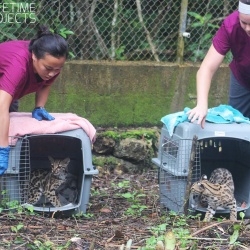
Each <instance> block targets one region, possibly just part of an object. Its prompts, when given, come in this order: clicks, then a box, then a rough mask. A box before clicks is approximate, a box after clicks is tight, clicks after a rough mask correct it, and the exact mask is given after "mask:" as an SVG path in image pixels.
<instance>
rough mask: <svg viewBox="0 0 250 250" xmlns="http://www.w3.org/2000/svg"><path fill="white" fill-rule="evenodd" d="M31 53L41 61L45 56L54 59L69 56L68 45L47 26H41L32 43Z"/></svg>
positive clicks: (30, 45) (30, 46)
mask: <svg viewBox="0 0 250 250" xmlns="http://www.w3.org/2000/svg"><path fill="white" fill-rule="evenodd" d="M29 51H30V52H33V53H34V54H35V56H36V58H37V59H41V58H43V57H44V56H45V54H50V55H52V56H54V57H57V58H59V57H66V58H67V56H68V43H67V41H66V40H65V39H64V38H63V37H62V36H60V35H58V34H54V33H52V32H51V31H50V30H49V28H48V27H47V26H45V25H41V26H40V27H39V30H38V31H37V35H36V37H35V38H34V39H32V40H31V41H30V44H29Z"/></svg>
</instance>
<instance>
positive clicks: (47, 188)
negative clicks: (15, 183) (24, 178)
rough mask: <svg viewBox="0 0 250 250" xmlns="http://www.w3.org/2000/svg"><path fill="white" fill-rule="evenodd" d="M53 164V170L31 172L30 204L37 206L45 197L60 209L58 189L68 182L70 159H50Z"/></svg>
mask: <svg viewBox="0 0 250 250" xmlns="http://www.w3.org/2000/svg"><path fill="white" fill-rule="evenodd" d="M48 158H49V160H50V163H51V170H42V169H37V170H34V171H32V172H31V176H30V185H29V192H28V203H29V204H36V203H37V202H38V201H39V200H40V198H41V197H42V196H43V195H44V196H45V197H46V199H47V200H48V201H49V202H50V203H51V204H52V205H53V206H54V207H60V206H61V202H60V199H59V198H58V193H57V189H58V188H59V187H60V186H61V184H63V183H64V182H65V181H66V175H67V166H68V164H69V162H70V159H69V158H65V159H64V160H61V159H53V158H52V157H51V156H49V157H48Z"/></svg>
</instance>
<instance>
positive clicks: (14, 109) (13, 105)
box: [9, 100, 19, 112]
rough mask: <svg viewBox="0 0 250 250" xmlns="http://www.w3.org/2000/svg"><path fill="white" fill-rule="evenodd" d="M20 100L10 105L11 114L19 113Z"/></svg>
mask: <svg viewBox="0 0 250 250" xmlns="http://www.w3.org/2000/svg"><path fill="white" fill-rule="evenodd" d="M18 106H19V105H18V100H16V101H14V102H12V103H11V104H10V109H9V112H17V111H18Z"/></svg>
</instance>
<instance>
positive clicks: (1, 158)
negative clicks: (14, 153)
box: [0, 146, 10, 175]
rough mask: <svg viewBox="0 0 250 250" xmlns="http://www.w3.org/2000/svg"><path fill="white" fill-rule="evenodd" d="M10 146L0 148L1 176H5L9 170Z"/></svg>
mask: <svg viewBox="0 0 250 250" xmlns="http://www.w3.org/2000/svg"><path fill="white" fill-rule="evenodd" d="M9 153H10V146H8V147H5V148H4V147H0V175H3V174H4V172H5V171H6V169H7V168H8V162H9Z"/></svg>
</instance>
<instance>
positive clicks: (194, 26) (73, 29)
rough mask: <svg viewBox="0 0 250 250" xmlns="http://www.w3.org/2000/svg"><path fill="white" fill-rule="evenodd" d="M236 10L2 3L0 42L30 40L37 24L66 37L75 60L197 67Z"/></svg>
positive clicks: (207, 4) (145, 3)
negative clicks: (149, 62)
mask: <svg viewBox="0 0 250 250" xmlns="http://www.w3.org/2000/svg"><path fill="white" fill-rule="evenodd" d="M237 6H238V0H222V1H218V0H206V1H200V0H192V1H191V0H190V1H188V0H57V1H51V0H39V1H38V0H26V2H23V1H18V0H13V1H12V0H5V1H2V2H1V5H0V41H6V40H10V39H30V38H32V37H33V36H34V35H35V33H36V27H37V25H38V24H39V23H42V24H47V25H48V26H50V28H51V29H53V30H54V31H55V32H57V33H60V34H61V35H63V36H66V37H67V40H68V42H69V45H70V51H71V56H72V57H74V58H75V59H84V60H106V59H108V60H130V61H138V60H152V61H169V62H176V61H178V62H182V61H193V62H197V61H201V60H202V59H203V58H204V55H205V54H206V52H207V50H208V48H209V47H210V45H211V39H212V37H213V35H214V34H215V32H216V30H217V29H218V27H219V25H220V24H221V22H222V20H223V19H224V18H225V17H226V16H227V15H228V14H230V13H231V12H232V11H234V10H235V9H237ZM71 33H72V34H71ZM183 33H184V36H183Z"/></svg>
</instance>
